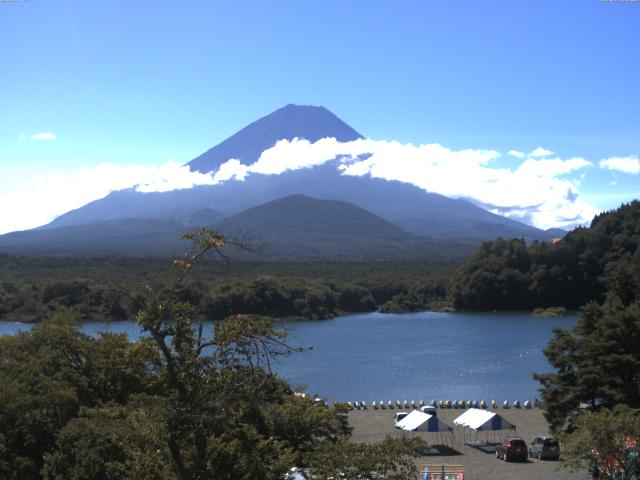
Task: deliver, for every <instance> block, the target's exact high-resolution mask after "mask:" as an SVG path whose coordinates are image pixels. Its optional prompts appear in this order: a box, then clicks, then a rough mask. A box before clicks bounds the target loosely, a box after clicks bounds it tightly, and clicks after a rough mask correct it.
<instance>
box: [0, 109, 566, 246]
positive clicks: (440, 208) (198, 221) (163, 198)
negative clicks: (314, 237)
mask: <svg viewBox="0 0 640 480" xmlns="http://www.w3.org/2000/svg"><path fill="white" fill-rule="evenodd" d="M294 137H302V138H307V139H308V140H311V141H316V140H318V139H320V138H323V137H336V138H337V139H338V140H341V141H348V140H353V139H356V138H361V136H360V134H359V133H358V132H356V131H355V130H353V129H352V128H351V127H349V126H348V125H347V124H346V123H344V122H343V121H342V120H340V119H339V118H337V117H336V116H335V115H333V114H332V113H331V112H329V111H328V110H326V109H325V108H322V107H309V106H295V105H287V106H286V107H283V108H281V109H279V110H277V111H276V112H273V113H272V114H270V115H267V116H266V117H263V118H261V119H259V120H257V121H256V122H254V123H252V124H251V125H249V126H247V127H246V128H244V129H242V130H240V131H239V132H238V133H236V134H235V135H233V136H232V137H230V138H229V139H227V140H225V141H224V142H222V143H220V144H219V145H217V146H215V147H214V148H212V149H211V150H209V151H207V152H205V153H203V154H202V155H201V156H199V157H198V158H196V159H194V160H193V161H192V162H190V163H189V166H190V167H191V169H193V170H200V171H210V170H215V169H216V168H218V167H219V166H220V164H221V163H224V162H226V161H227V160H229V159H231V158H239V159H242V161H243V162H244V163H245V164H251V163H252V162H253V161H255V160H256V159H257V158H258V157H259V155H260V153H261V152H262V150H264V149H265V148H269V147H271V146H272V145H273V144H275V143H276V142H277V141H278V140H280V139H283V138H287V139H291V138H294ZM339 165H340V164H339V162H337V161H329V162H326V163H324V164H322V165H319V166H316V167H310V168H301V169H298V170H289V171H285V172H284V173H281V174H279V175H264V174H249V175H247V176H246V178H245V179H244V180H243V181H240V180H229V181H226V182H222V183H219V184H217V185H211V186H199V187H194V188H191V189H183V190H174V191H169V192H161V193H160V192H155V193H141V192H138V191H136V190H135V189H134V188H132V189H126V190H121V191H117V192H112V193H111V194H109V195H107V196H106V197H105V198H103V199H100V200H96V201H94V202H91V203H89V204H87V205H85V206H83V207H81V208H78V209H76V210H72V211H70V212H68V213H66V214H64V215H61V216H60V217H58V218H56V219H55V220H54V221H53V222H51V223H50V224H48V225H45V226H42V227H40V228H38V229H36V230H33V231H31V232H21V233H19V234H11V235H9V236H5V237H0V248H2V245H12V246H14V247H15V246H16V245H17V244H16V241H17V240H16V239H17V238H20V239H21V240H20V242H22V244H23V245H31V248H32V249H37V248H40V247H38V245H40V246H41V247H50V246H51V244H43V240H42V239H45V238H48V239H55V238H57V237H56V235H58V234H51V235H52V236H50V237H46V236H43V234H40V233H37V232H43V231H54V230H59V229H68V228H73V227H82V226H85V227H87V228H86V229H85V230H82V229H78V230H74V232H75V235H77V236H78V239H80V241H81V240H82V236H83V235H85V236H86V237H87V238H93V237H92V234H91V231H92V229H96V228H98V227H95V226H96V225H103V226H104V228H106V225H112V228H115V230H116V231H118V232H123V229H124V228H125V227H124V226H125V224H126V222H125V223H118V222H123V221H125V220H127V219H145V220H149V221H150V223H148V224H147V227H148V228H143V229H142V231H138V230H137V228H138V227H135V228H134V229H133V230H132V235H133V236H135V235H137V234H138V233H140V234H153V235H157V236H158V238H159V239H161V238H163V235H164V234H163V233H162V232H164V231H165V230H166V228H168V225H171V224H173V223H176V222H177V223H178V224H181V225H189V226H197V225H202V224H211V223H215V222H217V221H218V220H220V219H221V218H223V217H230V216H233V215H236V214H239V213H240V212H243V211H245V210H248V209H251V208H252V207H256V206H259V205H263V204H266V203H268V202H272V201H274V200H276V199H279V198H282V197H286V196H291V195H306V196H309V197H313V198H316V199H322V200H332V201H341V202H347V203H350V204H353V206H355V207H360V208H361V209H364V210H367V211H368V212H369V214H371V215H375V216H377V217H380V219H382V220H385V221H387V222H388V223H391V224H393V225H394V226H396V227H397V228H399V229H402V230H405V231H406V232H409V233H411V234H414V235H422V236H426V237H430V238H431V239H440V241H441V242H442V240H446V241H447V242H449V243H450V240H460V239H462V240H463V241H464V242H463V243H468V241H471V242H472V243H476V244H477V243H479V242H480V241H482V240H491V239H494V238H496V237H498V236H502V237H518V238H519V237H522V238H525V239H526V240H532V239H539V240H547V239H550V238H553V237H556V236H558V232H556V231H548V232H545V231H542V230H539V229H536V228H534V227H531V226H529V225H525V224H523V223H520V222H517V221H515V220H511V219H508V218H505V217H501V216H499V215H495V214H493V213H491V212H488V211H486V210H484V209H482V208H480V207H478V206H477V205H474V204H473V203H471V202H469V201H466V200H462V199H451V198H447V197H444V196H442V195H438V194H435V193H430V192H426V191H424V190H422V189H420V188H418V187H416V186H414V185H411V184H408V183H402V182H398V181H387V180H383V179H379V178H372V177H371V176H369V175H365V176H361V177H356V176H347V175H343V174H342V172H341V170H340V169H339V168H338V167H339ZM203 211H205V212H208V211H209V212H214V213H212V214H205V215H204V217H203V216H202V215H201V214H200V213H199V212H203ZM312 213H313V211H311V212H309V215H311V214H312ZM339 213H340V209H337V210H335V211H334V213H333V214H334V215H335V216H336V219H337V218H338V214H339ZM247 215H248V214H247ZM129 224H130V225H135V222H134V223H129ZM228 225H230V223H229V224H228ZM307 226H309V225H308V224H307V225H303V226H302V227H300V228H305V227H307ZM101 228H102V227H101ZM339 229H340V230H344V231H346V230H345V229H347V226H346V225H344V223H343V227H342V228H339ZM170 230H171V229H170ZM256 230H257V232H255V233H256V239H258V238H257V237H258V235H265V230H264V229H256ZM267 230H268V229H267ZM295 230H296V229H295V228H293V229H290V230H288V231H287V235H289V238H288V240H289V241H291V240H292V239H294V237H295V236H296V235H297V232H296V231H295ZM334 230H335V228H334ZM82 232H86V233H82ZM153 232H158V233H157V234H156V233H153ZM103 233H104V237H102V239H101V240H100V241H102V242H103V243H105V245H106V242H107V239H108V238H111V237H110V235H109V232H108V231H107V230H105V231H104V232H103ZM357 233H358V234H359V235H360V236H361V237H363V238H364V237H366V236H367V232H366V228H365V229H360V230H359V231H358V232H357ZM32 235H34V237H33V238H31V237H30V236H32ZM60 235H62V233H60ZM354 235H356V233H355V232H354ZM281 236H282V235H281ZM38 239H40V240H38ZM365 240H366V239H365ZM56 241H61V240H59V239H58V240H56ZM432 241H433V240H429V242H432ZM85 243H86V244H91V242H85ZM125 243H126V242H125V241H124V237H121V236H119V237H117V239H116V238H114V245H118V246H119V247H118V248H121V249H124V250H126V245H125ZM134 243H135V242H134ZM283 243H287V242H283ZM289 243H290V242H289ZM365 243H366V242H365ZM114 248H115V247H114ZM126 251H128V250H126Z"/></svg>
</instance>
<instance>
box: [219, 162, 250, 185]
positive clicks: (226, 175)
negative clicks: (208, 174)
mask: <svg viewBox="0 0 640 480" xmlns="http://www.w3.org/2000/svg"><path fill="white" fill-rule="evenodd" d="M248 169H249V168H248V167H247V166H246V165H243V164H242V163H241V162H240V160H237V159H235V158H232V159H231V160H227V161H226V162H224V163H223V164H222V165H220V168H219V169H218V171H217V172H216V174H215V175H214V176H213V183H222V182H226V181H227V180H231V179H236V180H244V177H246V176H247V171H248Z"/></svg>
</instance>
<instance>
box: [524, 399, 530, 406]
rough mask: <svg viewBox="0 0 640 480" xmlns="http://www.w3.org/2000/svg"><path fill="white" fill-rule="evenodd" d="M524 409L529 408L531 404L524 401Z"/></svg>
mask: <svg viewBox="0 0 640 480" xmlns="http://www.w3.org/2000/svg"><path fill="white" fill-rule="evenodd" d="M524 408H531V402H530V401H529V400H525V401H524Z"/></svg>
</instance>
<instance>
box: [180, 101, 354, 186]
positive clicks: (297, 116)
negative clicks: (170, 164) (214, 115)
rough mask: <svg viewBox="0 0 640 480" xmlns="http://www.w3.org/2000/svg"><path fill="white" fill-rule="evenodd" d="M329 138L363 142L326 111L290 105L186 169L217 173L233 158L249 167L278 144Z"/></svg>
mask: <svg viewBox="0 0 640 480" xmlns="http://www.w3.org/2000/svg"><path fill="white" fill-rule="evenodd" d="M326 137H334V138H335V139H336V140H338V141H340V142H348V141H350V140H356V139H358V138H363V137H362V135H360V134H359V133H358V132H356V131H355V130H354V129H353V128H351V127H350V126H349V125H347V124H346V123H344V122H343V121H342V120H340V119H339V118H338V117H336V116H335V115H334V114H333V113H331V112H330V111H329V110H327V109H326V108H324V107H314V106H306V105H305V106H303V105H293V104H289V105H287V106H285V107H282V108H280V109H278V110H276V111H275V112H273V113H270V114H269V115H267V116H265V117H262V118H260V119H259V120H256V121H255V122H253V123H252V124H250V125H248V126H246V127H245V128H243V129H242V130H240V131H239V132H237V133H235V134H234V135H232V136H230V137H229V138H227V139H226V140H225V141H223V142H222V143H219V144H218V145H216V146H215V147H213V148H211V149H210V150H207V151H206V152H204V153H203V154H202V155H200V156H199V157H196V158H194V159H193V160H191V161H190V162H189V163H188V164H187V165H189V167H190V168H191V170H194V171H199V172H203V173H207V172H212V171H215V170H217V169H218V168H220V165H222V164H223V163H224V162H226V161H227V160H229V159H231V158H235V159H238V160H240V161H241V162H242V163H244V164H245V165H250V164H252V163H253V162H255V161H256V160H258V158H260V154H261V153H262V152H263V151H264V150H266V149H268V148H271V147H273V146H274V145H275V144H276V142H277V141H278V140H283V139H285V140H293V139H294V138H304V139H306V140H309V141H310V142H317V141H318V140H320V139H321V138H326Z"/></svg>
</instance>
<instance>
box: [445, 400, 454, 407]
mask: <svg viewBox="0 0 640 480" xmlns="http://www.w3.org/2000/svg"><path fill="white" fill-rule="evenodd" d="M444 404H445V406H446V407H447V408H451V406H452V405H451V400H446V401H445V402H444Z"/></svg>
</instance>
